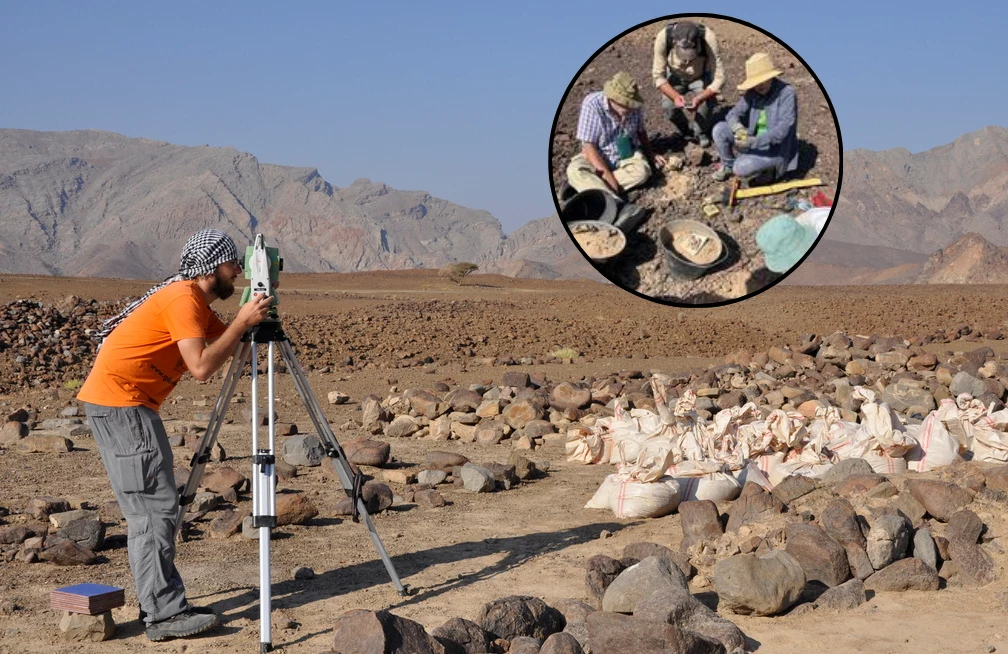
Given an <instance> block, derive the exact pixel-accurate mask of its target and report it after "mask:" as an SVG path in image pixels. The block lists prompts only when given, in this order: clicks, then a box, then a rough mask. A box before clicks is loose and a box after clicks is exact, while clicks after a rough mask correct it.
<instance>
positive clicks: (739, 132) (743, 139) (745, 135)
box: [734, 125, 749, 150]
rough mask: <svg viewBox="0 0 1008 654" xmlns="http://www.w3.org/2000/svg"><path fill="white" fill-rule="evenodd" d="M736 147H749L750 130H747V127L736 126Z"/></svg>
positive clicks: (740, 148)
mask: <svg viewBox="0 0 1008 654" xmlns="http://www.w3.org/2000/svg"><path fill="white" fill-rule="evenodd" d="M734 136H735V147H736V148H738V149H739V150H745V149H746V148H748V147H749V132H747V131H746V128H745V127H742V126H741V125H739V126H738V127H736V128H735V131H734Z"/></svg>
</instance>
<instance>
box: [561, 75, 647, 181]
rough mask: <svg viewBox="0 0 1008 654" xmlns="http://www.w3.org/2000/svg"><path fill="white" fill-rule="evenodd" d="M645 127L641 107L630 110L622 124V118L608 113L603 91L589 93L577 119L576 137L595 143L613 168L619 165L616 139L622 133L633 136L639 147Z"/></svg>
mask: <svg viewBox="0 0 1008 654" xmlns="http://www.w3.org/2000/svg"><path fill="white" fill-rule="evenodd" d="M643 126H644V113H643V111H641V110H640V109H639V108H638V109H631V110H630V111H628V112H627V115H626V116H625V117H624V118H623V121H622V122H620V119H619V116H617V115H616V114H615V113H613V112H612V111H610V110H609V103H608V102H607V101H606V97H605V94H604V93H603V92H602V91H596V92H595V93H589V94H588V95H586V96H585V99H584V102H582V103H581V115H580V116H579V117H578V126H577V138H578V140H579V141H581V142H582V143H594V144H595V145H596V146H597V147H598V149H599V151H600V152H601V153H602V156H603V157H605V159H606V161H608V162H609V166H610V167H611V168H615V167H616V166H617V165H618V164H619V161H620V159H619V153H618V152H617V150H616V138H617V137H618V136H619V135H620V134H621V133H623V132H625V133H626V134H627V136H629V137H630V141H631V143H633V146H634V148H635V149H636V148H637V147H638V146H639V145H640V139H639V137H638V136H637V135H638V133H639V132H640V131H641V130H642V129H643Z"/></svg>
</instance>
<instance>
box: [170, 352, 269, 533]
mask: <svg viewBox="0 0 1008 654" xmlns="http://www.w3.org/2000/svg"><path fill="white" fill-rule="evenodd" d="M251 355H252V344H251V343H248V342H245V341H243V342H241V343H239V344H238V346H237V347H236V348H235V353H234V355H233V356H232V357H231V365H230V366H229V367H228V371H227V374H226V375H225V376H224V385H223V386H221V390H220V394H219V395H218V396H217V402H216V403H215V404H214V408H213V412H212V413H211V414H210V420H209V422H207V428H206V431H205V432H203V439H202V440H201V441H200V445H199V447H198V448H196V452H195V454H193V457H192V461H191V462H190V466H191V467H192V469H191V470H190V471H189V479H188V480H187V481H186V484H185V488H183V489H182V494H181V496H180V497H179V508H178V515H176V517H175V535H176V537H177V536H178V532H179V531H180V530H181V529H182V522H183V520H184V519H185V510H186V507H187V506H189V505H190V504H192V501H193V500H194V499H195V498H196V489H197V488H199V484H200V481H201V480H202V478H203V470H204V468H206V464H207V461H209V460H210V450H212V449H213V446H214V444H215V443H216V442H217V434H218V432H220V426H221V424H223V422H224V415H225V414H226V413H227V408H228V405H229V404H230V403H231V397H232V396H233V395H234V392H235V388H237V386H238V380H239V379H240V378H241V374H242V370H244V369H245V364H246V363H247V362H248V360H249V359H250V358H251Z"/></svg>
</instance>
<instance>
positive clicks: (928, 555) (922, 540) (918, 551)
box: [913, 528, 938, 571]
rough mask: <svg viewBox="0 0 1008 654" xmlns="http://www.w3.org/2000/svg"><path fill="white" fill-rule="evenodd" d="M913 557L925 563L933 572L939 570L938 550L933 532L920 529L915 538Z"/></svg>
mask: <svg viewBox="0 0 1008 654" xmlns="http://www.w3.org/2000/svg"><path fill="white" fill-rule="evenodd" d="M913 555H914V556H915V557H917V558H918V559H920V560H921V561H923V562H924V563H925V564H927V566H928V567H929V568H931V569H932V570H935V571H937V570H938V550H937V548H936V546H935V542H934V539H933V538H931V531H930V530H928V529H924V528H922V529H918V530H917V532H916V533H915V534H914V538H913Z"/></svg>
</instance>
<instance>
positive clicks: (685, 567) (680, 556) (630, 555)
mask: <svg viewBox="0 0 1008 654" xmlns="http://www.w3.org/2000/svg"><path fill="white" fill-rule="evenodd" d="M649 556H657V557H660V558H663V559H666V560H668V562H669V563H673V564H675V565H676V567H678V568H679V570H680V571H681V572H682V573H683V576H684V577H686V578H687V579H689V578H690V577H692V576H693V575H694V574H695V573H696V569H695V568H694V567H693V566H692V564H690V562H689V555H688V554H686V553H684V552H674V551H672V550H671V549H669V548H667V547H665V546H664V545H659V544H658V543H647V542H636V543H630V544H629V545H627V546H626V547H624V548H623V564H624V565H627V566H631V565H634V564H636V563H639V562H641V561H643V560H644V559H646V558H648V557H649Z"/></svg>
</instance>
